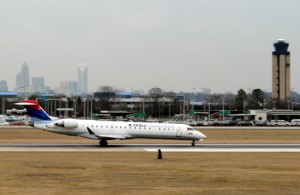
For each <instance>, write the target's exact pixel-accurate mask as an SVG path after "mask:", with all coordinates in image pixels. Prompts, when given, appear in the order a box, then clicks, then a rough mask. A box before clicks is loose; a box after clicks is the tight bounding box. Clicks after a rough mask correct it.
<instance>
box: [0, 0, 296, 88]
mask: <svg viewBox="0 0 300 195" xmlns="http://www.w3.org/2000/svg"><path fill="white" fill-rule="evenodd" d="M16 4H17V5H18V6H16ZM299 6H300V2H299V1H296V0H287V1H285V2H284V3H282V1H280V0H273V1H260V0H253V1H245V2H244V1H239V0H218V1H217V0H212V1H207V0H204V1H196V0H191V1H183V0H174V1H173V0H172V1H169V0H164V1H158V0H153V1H137V0H131V1H126V0H125V1H121V0H112V1H80V0H72V1H71V0H66V1H58V0H51V1H50V0H45V1H34V0H27V1H17V3H16V1H14V0H13V1H8V0H3V1H1V2H0V13H1V17H0V26H1V28H0V29H1V30H0V35H1V36H0V41H1V43H2V44H1V45H0V53H1V63H2V67H3V69H2V71H0V80H6V81H7V84H8V88H9V90H12V89H13V87H14V86H16V83H15V75H16V73H17V72H19V71H20V65H21V64H22V63H23V62H24V61H26V62H27V63H28V64H29V65H30V67H31V73H30V74H31V76H32V77H43V78H45V83H46V85H48V86H50V87H51V88H55V87H56V86H59V81H64V80H66V79H65V78H67V79H68V80H71V81H74V80H77V72H76V68H75V65H76V64H78V63H80V62H84V63H87V64H89V80H88V86H89V91H96V89H97V86H101V85H109V86H112V87H114V88H120V89H125V90H131V89H134V90H138V89H144V90H145V91H147V90H148V89H150V88H153V87H159V88H161V89H163V90H164V91H174V92H180V91H186V92H188V91H195V92H202V91H203V88H206V89H211V92H212V93H226V92H231V93H236V92H237V91H238V90H239V89H246V90H248V89H249V88H252V89H253V88H260V89H262V90H265V91H269V92H270V91H272V54H271V51H273V42H275V41H276V40H277V39H278V38H284V39H286V40H287V41H288V42H289V43H290V46H289V51H291V53H292V54H293V55H292V56H291V64H292V66H291V89H292V90H293V91H297V92H299V91H300V85H298V83H300V77H298V76H297V75H298V74H299V73H300V66H299V64H300V39H299V35H298V34H299V33H298V32H299V31H300V27H299V25H298V21H297V19H298V18H299V17H300V13H299V11H298V7H299Z"/></svg>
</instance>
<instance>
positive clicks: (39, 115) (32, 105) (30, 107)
mask: <svg viewBox="0 0 300 195" xmlns="http://www.w3.org/2000/svg"><path fill="white" fill-rule="evenodd" d="M16 105H21V106H25V108H26V110H27V114H28V115H29V116H30V117H31V120H32V121H33V122H51V121H53V120H54V119H55V118H54V117H51V116H49V115H48V114H47V113H46V112H45V111H44V110H43V108H42V107H41V106H40V104H39V103H38V102H37V101H35V100H24V101H22V102H19V103H16Z"/></svg>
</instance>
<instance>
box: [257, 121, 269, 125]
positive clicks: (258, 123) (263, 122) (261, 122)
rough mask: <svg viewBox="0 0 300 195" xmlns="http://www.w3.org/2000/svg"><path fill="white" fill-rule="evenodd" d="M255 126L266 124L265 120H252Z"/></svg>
mask: <svg viewBox="0 0 300 195" xmlns="http://www.w3.org/2000/svg"><path fill="white" fill-rule="evenodd" d="M254 125H255V126H266V125H267V121H254Z"/></svg>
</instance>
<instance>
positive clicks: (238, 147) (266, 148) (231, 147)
mask: <svg viewBox="0 0 300 195" xmlns="http://www.w3.org/2000/svg"><path fill="white" fill-rule="evenodd" d="M158 149H160V150H161V151H162V152H300V144H197V145H196V146H195V147H192V146H191V145H190V144H111V145H109V146H108V147H104V148H102V147H100V146H98V145H91V144H28V143H26V144H0V152H157V151H158Z"/></svg>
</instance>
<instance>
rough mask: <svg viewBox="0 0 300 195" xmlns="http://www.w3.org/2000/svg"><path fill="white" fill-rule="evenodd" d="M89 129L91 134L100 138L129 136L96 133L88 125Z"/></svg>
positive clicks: (123, 137)
mask: <svg viewBox="0 0 300 195" xmlns="http://www.w3.org/2000/svg"><path fill="white" fill-rule="evenodd" d="M87 130H88V132H89V134H91V135H94V136H96V137H98V138H104V139H128V138H129V137H127V136H124V135H113V134H111V135H109V134H95V133H94V132H93V131H92V130H91V129H90V128H88V127H87Z"/></svg>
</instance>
